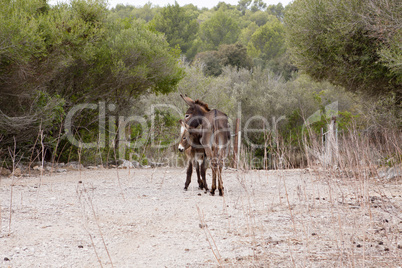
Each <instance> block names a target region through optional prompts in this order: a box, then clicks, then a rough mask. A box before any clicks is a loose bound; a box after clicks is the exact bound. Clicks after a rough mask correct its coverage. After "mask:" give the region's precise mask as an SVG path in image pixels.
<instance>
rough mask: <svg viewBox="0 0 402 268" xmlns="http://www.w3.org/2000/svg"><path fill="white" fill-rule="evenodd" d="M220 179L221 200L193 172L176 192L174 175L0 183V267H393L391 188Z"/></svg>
mask: <svg viewBox="0 0 402 268" xmlns="http://www.w3.org/2000/svg"><path fill="white" fill-rule="evenodd" d="M210 173H211V171H210V170H208V173H207V180H208V183H209V185H210V183H211V182H210V181H211V174H210ZM223 176H224V186H225V196H224V197H220V196H218V195H216V196H210V195H209V194H204V192H203V191H201V190H198V185H197V183H196V180H195V174H194V175H193V181H192V183H191V184H190V187H189V190H188V191H187V192H185V191H184V190H183V186H184V181H185V169H184V168H158V169H131V170H117V169H97V170H87V169H85V170H83V171H81V172H79V171H69V172H66V173H62V174H53V175H44V176H43V177H42V178H41V177H40V176H38V177H23V178H14V179H12V178H4V177H3V178H1V181H0V202H1V203H0V208H1V211H0V213H1V214H0V216H1V226H0V230H1V233H0V267H101V266H103V267H112V266H114V267H216V266H218V265H221V266H228V267H232V266H235V267H342V266H354V267H363V266H364V265H365V266H367V267H379V266H384V267H398V266H399V267H400V266H401V264H402V258H401V257H402V240H401V238H402V211H401V207H402V197H401V195H402V188H401V180H400V179H399V180H394V181H392V182H387V183H384V182H379V181H377V180H375V179H373V180H370V181H361V180H358V179H353V178H348V179H346V178H334V177H332V176H329V175H328V174H326V172H324V171H323V172H319V173H317V171H314V172H313V171H312V170H288V171H235V170H225V171H224V175H223ZM11 185H14V186H11ZM11 196H12V202H11V201H10V198H11ZM10 207H11V213H10ZM10 216H11V220H10Z"/></svg>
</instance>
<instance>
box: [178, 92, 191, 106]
mask: <svg viewBox="0 0 402 268" xmlns="http://www.w3.org/2000/svg"><path fill="white" fill-rule="evenodd" d="M180 97H181V98H182V99H183V100H184V101H185V102H186V103H187V105H188V106H193V105H194V104H195V101H193V100H192V99H191V98H190V97H187V95H185V96H183V94H180Z"/></svg>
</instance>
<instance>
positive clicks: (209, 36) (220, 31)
mask: <svg viewBox="0 0 402 268" xmlns="http://www.w3.org/2000/svg"><path fill="white" fill-rule="evenodd" d="M239 33H240V28H239V25H238V23H237V21H236V20H235V19H234V18H232V17H230V16H229V15H228V14H227V13H226V12H224V11H222V10H219V11H217V12H216V13H215V14H214V15H213V16H212V17H211V18H210V19H209V20H207V21H205V22H204V23H203V24H201V26H200V37H201V40H202V41H203V42H204V46H205V48H206V49H205V50H213V49H217V48H218V47H219V46H220V45H222V44H232V43H235V42H236V40H237V38H238V36H239Z"/></svg>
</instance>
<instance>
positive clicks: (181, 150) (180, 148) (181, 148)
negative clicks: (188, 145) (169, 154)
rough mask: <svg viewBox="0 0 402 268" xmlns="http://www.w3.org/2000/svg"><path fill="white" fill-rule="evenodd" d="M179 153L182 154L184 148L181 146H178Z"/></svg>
mask: <svg viewBox="0 0 402 268" xmlns="http://www.w3.org/2000/svg"><path fill="white" fill-rule="evenodd" d="M179 151H180V152H184V147H183V145H181V144H179Z"/></svg>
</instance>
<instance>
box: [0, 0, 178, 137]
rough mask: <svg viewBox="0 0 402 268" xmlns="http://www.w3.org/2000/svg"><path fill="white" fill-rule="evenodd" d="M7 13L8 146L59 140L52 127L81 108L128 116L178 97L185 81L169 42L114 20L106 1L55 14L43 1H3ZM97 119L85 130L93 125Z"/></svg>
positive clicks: (1, 20) (2, 123)
mask: <svg viewBox="0 0 402 268" xmlns="http://www.w3.org/2000/svg"><path fill="white" fill-rule="evenodd" d="M1 6H2V7H4V8H2V9H1V10H0V94H1V98H0V135H3V136H4V139H3V141H2V143H3V144H8V143H10V142H12V141H13V136H15V137H17V139H18V141H19V142H24V141H32V140H34V139H35V138H34V137H35V136H33V135H37V133H38V131H39V128H41V129H46V132H45V134H46V136H47V137H48V139H49V140H48V142H49V143H50V142H51V137H52V136H53V135H56V134H57V133H58V131H54V130H52V128H51V127H50V126H52V125H53V124H61V122H62V121H63V120H64V116H65V114H64V112H63V111H66V110H68V108H69V107H71V106H73V105H74V104H78V103H83V102H97V101H105V102H108V101H111V102H114V103H116V104H117V105H118V106H119V107H118V109H119V110H123V109H124V106H125V105H126V106H125V107H127V106H129V105H130V100H132V99H134V98H135V97H137V96H139V95H141V94H144V93H148V92H155V93H163V94H166V93H168V92H171V91H172V90H174V89H175V87H176V85H177V83H178V82H179V81H180V79H181V78H182V77H183V72H182V69H181V68H179V66H178V62H177V58H178V56H179V54H178V53H177V51H175V50H172V49H171V48H169V46H168V43H167V42H166V40H165V39H164V38H163V36H162V35H161V34H159V33H156V32H153V31H152V30H150V29H149V28H148V26H147V25H146V24H145V23H144V22H141V21H137V20H131V19H129V18H125V19H117V20H116V19H110V18H109V19H108V14H109V11H108V10H107V8H106V2H104V1H97V0H91V1H84V0H73V1H71V2H70V3H69V4H59V5H56V6H54V7H49V6H48V5H47V4H46V2H45V1H41V0H34V1H31V0H30V1H28V0H21V1H9V0H1ZM93 116H94V115H88V116H87V117H85V118H83V121H82V122H81V123H77V127H80V126H81V127H82V126H85V124H87V125H90V124H91V122H92V120H94V117H93ZM55 120H56V121H55ZM95 120H96V118H95ZM80 124H81V125H80ZM21 127H22V128H23V129H25V131H24V132H22V131H21ZM60 127H61V125H59V126H58V128H60ZM56 129H57V127H56Z"/></svg>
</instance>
